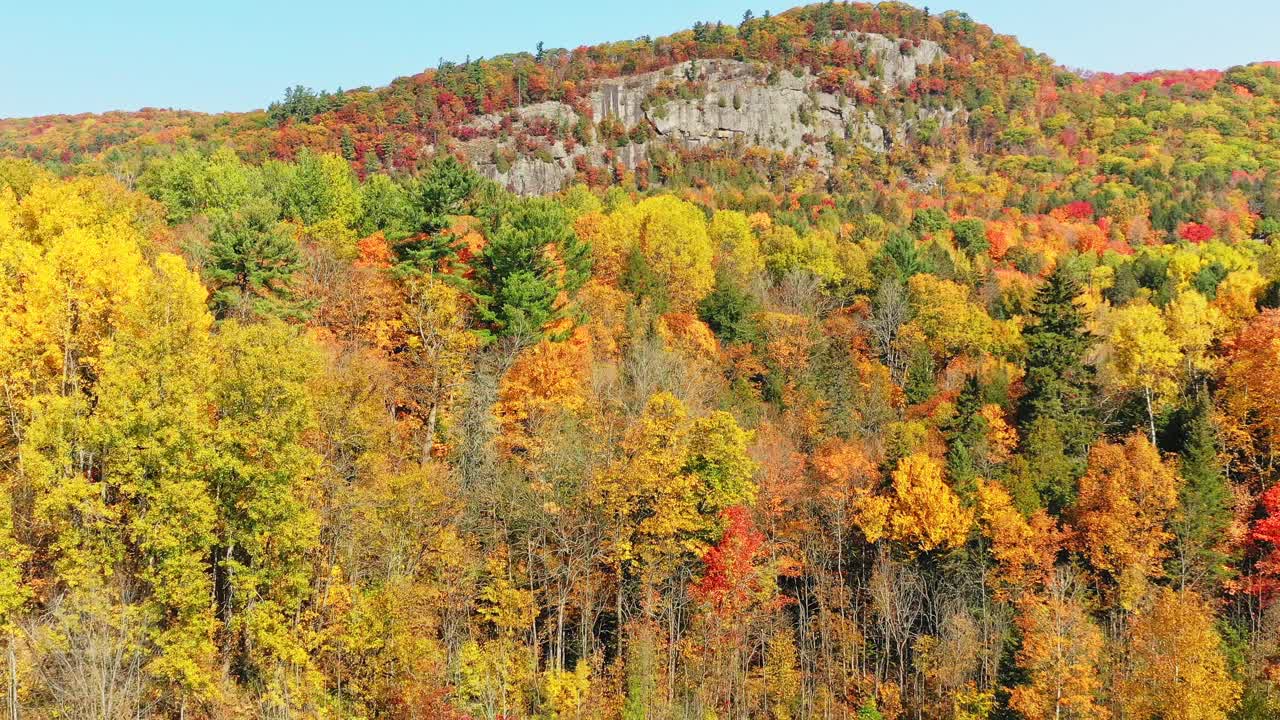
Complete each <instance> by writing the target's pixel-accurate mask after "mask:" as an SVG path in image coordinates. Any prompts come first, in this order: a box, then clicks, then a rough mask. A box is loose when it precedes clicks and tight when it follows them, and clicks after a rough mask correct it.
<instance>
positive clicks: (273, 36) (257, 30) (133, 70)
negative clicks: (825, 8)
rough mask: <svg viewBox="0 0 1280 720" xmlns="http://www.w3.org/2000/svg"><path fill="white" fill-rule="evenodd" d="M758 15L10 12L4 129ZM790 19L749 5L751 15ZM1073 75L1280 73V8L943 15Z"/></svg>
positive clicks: (1135, 6)
mask: <svg viewBox="0 0 1280 720" xmlns="http://www.w3.org/2000/svg"><path fill="white" fill-rule="evenodd" d="M758 2H759V0H684V1H679V0H640V1H638V2H635V1H632V2H628V1H626V0H623V1H622V2H618V1H617V0H613V1H610V0H543V1H541V2H539V1H538V0H522V1H516V0H488V1H476V0H471V1H470V2H468V1H466V0H463V1H461V2H440V1H439V0H418V1H416V2H414V1H413V0H363V1H353V0H342V1H334V0H313V1H312V2H307V3H302V2H292V3H291V2H281V1H280V0H214V1H213V2H184V1H183V0H167V1H165V2H158V1H157V0H117V1H116V2H102V1H101V0H10V2H7V3H4V4H5V5H7V6H8V7H5V8H4V9H3V10H0V117H14V116H25V115H37V114H46V113H63V112H67V113H70V112H88V111H92V112H99V111H103V110H110V109H129V110H131V109H136V108H139V107H143V106H153V107H180V108H188V109H194V110H204V111H220V110H247V109H251V108H256V107H263V106H265V105H266V104H267V103H268V102H270V101H271V100H273V99H275V98H277V97H279V96H280V95H281V94H282V91H283V89H284V88H285V87H286V86H288V85H293V84H297V83H301V84H304V85H309V86H312V87H315V88H317V89H335V88H338V87H346V88H351V87H358V86H361V85H383V84H386V83H387V82H388V81H390V80H391V79H392V78H394V77H396V76H399V75H407V74H411V73H414V72H418V71H420V70H422V69H423V68H426V67H429V66H434V65H435V64H436V62H437V61H438V60H439V59H440V58H441V57H444V58H448V59H454V60H461V59H464V58H465V57H466V56H467V55H471V56H473V57H480V56H489V55H494V54H498V53H502V52H510V51H515V50H532V49H533V47H534V45H535V44H536V43H537V42H538V41H539V40H541V41H543V42H544V43H545V44H546V46H547V47H574V46H577V45H582V44H591V43H596V42H602V41H606V40H620V39H625V38H631V37H636V36H638V35H644V34H649V35H661V34H665V33H669V32H671V31H674V30H677V29H680V28H683V27H688V26H690V25H692V24H693V22H694V21H695V20H724V21H726V22H737V21H738V20H739V19H740V18H741V17H742V12H743V10H745V9H746V8H747V7H748V6H749V4H750V3H758ZM792 4H795V3H773V2H764V3H759V4H754V5H750V6H751V8H752V10H753V11H754V12H755V13H756V14H757V15H759V14H761V12H762V11H764V10H765V9H769V10H772V11H773V12H778V11H780V10H783V9H785V8H787V7H790V6H791V5H792ZM930 5H931V8H932V10H934V11H935V12H940V11H942V10H945V9H948V8H953V9H957V10H963V11H966V12H968V13H969V14H970V15H972V16H973V17H974V18H975V19H976V20H978V21H980V22H983V23H986V24H988V25H991V26H992V27H994V28H995V29H996V30H997V31H998V32H1002V33H1006V34H1013V35H1016V36H1017V37H1018V38H1019V40H1021V41H1022V43H1023V44H1025V45H1028V46H1030V47H1033V48H1035V49H1037V50H1040V51H1043V52H1046V53H1048V54H1049V55H1051V56H1052V57H1053V58H1054V59H1056V60H1057V61H1059V62H1061V63H1063V64H1066V65H1069V66H1071V67H1080V68H1087V69H1093V70H1112V71H1121V70H1147V69H1152V68H1185V67H1196V68H1205V67H1227V66H1230V65H1234V64H1240V63H1244V62H1249V61H1252V60H1261V59H1280V33H1278V32H1277V28H1280V1H1278V0H1218V1H1217V2H1213V3H1205V2H1188V1H1185V0H1163V1H1157V0H1068V1H1067V2H1054V3H1047V2H1045V3H1041V2H1035V0H937V1H936V2H931V3H930Z"/></svg>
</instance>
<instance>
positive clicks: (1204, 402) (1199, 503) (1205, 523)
mask: <svg viewBox="0 0 1280 720" xmlns="http://www.w3.org/2000/svg"><path fill="white" fill-rule="evenodd" d="M1181 425H1182V427H1181V432H1180V433H1179V435H1180V436H1181V437H1182V438H1183V443H1182V448H1181V456H1182V464H1181V466H1180V469H1181V472H1182V479H1183V483H1182V487H1181V488H1179V491H1178V496H1179V497H1178V499H1179V511H1178V514H1177V516H1176V517H1175V519H1174V522H1173V531H1174V535H1175V536H1176V537H1177V543H1176V546H1175V553H1174V558H1173V560H1172V561H1171V562H1172V563H1173V564H1174V568H1173V576H1174V577H1177V578H1181V581H1182V583H1183V584H1186V585H1198V584H1200V583H1203V582H1207V583H1215V584H1216V583H1218V582H1220V581H1222V580H1223V579H1224V578H1225V576H1226V574H1227V572H1228V567H1229V564H1230V557H1229V556H1228V554H1227V553H1226V552H1224V551H1223V549H1222V546H1223V542H1222V541H1223V538H1224V537H1225V533H1226V531H1227V528H1228V526H1229V525H1230V524H1231V491H1230V488H1229V487H1228V485H1227V479H1226V476H1225V473H1224V471H1223V467H1222V462H1221V460H1220V459H1219V458H1218V438H1217V429H1216V427H1215V426H1214V422H1213V417H1212V415H1211V413H1210V404H1209V399H1208V397H1207V395H1206V394H1205V393H1203V392H1202V393H1200V394H1199V395H1198V396H1197V397H1196V398H1195V400H1194V401H1193V402H1192V404H1191V407H1190V408H1188V409H1187V410H1186V411H1185V412H1184V419H1183V421H1182V423H1181Z"/></svg>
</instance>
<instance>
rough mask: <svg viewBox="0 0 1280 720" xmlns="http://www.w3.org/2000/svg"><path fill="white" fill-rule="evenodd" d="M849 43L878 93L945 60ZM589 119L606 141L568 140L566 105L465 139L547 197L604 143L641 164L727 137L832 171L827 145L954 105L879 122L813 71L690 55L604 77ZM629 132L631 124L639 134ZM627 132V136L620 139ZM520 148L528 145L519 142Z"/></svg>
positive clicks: (469, 149) (942, 119)
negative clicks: (869, 61) (664, 149)
mask: <svg viewBox="0 0 1280 720" xmlns="http://www.w3.org/2000/svg"><path fill="white" fill-rule="evenodd" d="M845 37H846V39H847V40H848V42H849V43H850V45H851V46H853V47H854V48H855V49H857V50H859V51H861V52H862V53H863V54H864V56H866V57H868V58H875V62H876V66H877V68H878V72H879V77H876V78H870V79H863V80H859V81H858V84H859V85H861V86H863V87H871V86H872V84H873V83H879V85H880V86H881V87H882V88H883V89H884V90H885V91H887V92H895V91H897V90H898V89H901V88H904V87H906V86H907V85H908V84H910V83H911V81H913V80H914V79H915V78H916V77H917V73H918V71H919V69H920V68H921V67H924V66H926V65H931V64H933V63H937V62H942V61H944V60H945V59H946V53H945V52H943V50H942V48H941V47H940V46H939V45H938V44H937V43H934V42H930V41H921V42H919V43H918V44H915V45H914V46H909V47H906V45H907V44H905V43H902V42H901V41H898V40H893V39H890V38H887V37H884V36H882V35H876V34H872V33H849V34H847V35H845ZM589 102H590V108H591V111H592V114H593V117H592V118H591V120H592V121H594V122H595V123H601V122H609V123H612V127H613V128H614V130H615V136H614V137H612V138H605V137H602V133H599V132H597V133H594V134H593V135H592V136H591V139H590V141H589V142H585V143H584V142H575V141H572V140H569V141H566V140H565V139H564V138H568V137H570V136H571V132H570V129H571V128H573V127H575V126H578V125H579V124H580V123H581V122H582V119H581V118H580V117H579V114H578V113H577V112H576V111H575V110H574V109H573V108H572V107H571V106H569V105H567V104H564V103H559V102H544V103H538V104H536V105H529V106H526V107H523V108H521V109H519V110H518V111H517V112H516V113H515V114H514V116H512V115H511V114H503V115H488V116H483V117H481V118H478V119H477V120H475V121H474V122H473V123H472V125H471V129H472V130H473V131H474V132H475V134H476V137H473V138H472V139H469V140H466V141H465V142H463V143H462V147H463V149H464V151H465V152H466V153H467V155H468V157H469V158H470V159H471V161H472V162H473V163H474V164H475V165H476V166H477V168H478V169H479V170H480V172H481V173H482V174H484V175H485V176H487V177H489V178H491V179H493V180H495V181H497V182H498V183H500V184H503V185H505V186H507V187H508V188H510V189H511V190H513V191H515V192H517V193H521V194H526V195H533V194H544V193H550V192H555V191H557V190H560V189H561V188H563V187H564V186H565V185H566V184H568V183H569V182H570V181H571V180H572V179H573V177H574V176H575V174H576V172H577V164H578V163H579V162H580V160H579V159H580V158H583V159H584V160H586V161H590V162H595V163H598V162H599V161H600V159H601V157H602V155H603V154H604V152H605V151H606V150H612V151H613V153H614V155H615V157H616V158H617V161H618V162H621V163H622V164H623V165H624V166H626V167H627V168H629V169H632V168H635V167H636V166H637V165H638V164H639V163H641V162H643V161H644V160H646V158H647V157H648V155H649V151H650V149H651V147H652V146H655V145H660V144H669V145H675V146H680V147H683V148H703V147H716V146H720V145H723V144H726V143H739V144H743V145H748V146H750V145H754V146H759V147H763V148H766V149H769V150H777V151H783V152H787V153H790V154H793V155H795V156H797V157H800V158H802V159H809V158H813V159H816V161H817V162H818V163H819V164H820V165H822V166H828V167H829V166H830V163H831V162H832V160H833V158H832V155H831V152H830V150H829V149H828V146H827V140H829V139H832V138H839V139H844V140H848V141H853V142H859V143H861V144H862V145H864V146H866V147H867V148H869V149H871V150H873V151H877V152H884V151H885V150H887V149H888V148H889V147H890V146H891V145H893V144H895V143H900V142H903V141H904V139H905V138H906V136H907V133H908V132H909V131H910V130H911V129H912V128H913V127H914V126H916V125H918V124H919V123H921V122H924V121H926V120H930V119H932V120H935V121H936V122H937V123H938V124H939V126H941V127H945V126H946V125H948V124H950V123H951V122H952V121H953V120H954V118H955V116H956V114H957V111H955V110H948V109H934V110H920V111H917V112H916V113H915V115H914V116H913V117H899V118H893V119H892V120H893V122H884V121H883V120H880V119H878V118H877V115H876V114H875V113H874V112H873V111H872V110H871V109H869V108H865V107H859V106H858V104H857V103H856V102H855V101H854V100H853V99H851V98H849V97H846V96H845V95H843V94H836V93H828V92H821V91H820V89H819V87H818V82H817V78H815V77H814V76H812V75H811V74H809V73H807V72H804V73H798V74H797V73H793V72H774V73H773V74H770V73H769V70H768V68H764V67H760V66H756V65H751V64H747V63H743V62H737V61H733V60H694V61H688V62H684V63H680V64H678V65H675V66H672V67H670V68H666V69H664V70H660V71H656V72H650V73H644V74H638V75H632V76H628V77H624V78H616V79H611V80H606V81H601V82H600V83H598V84H597V86H596V87H595V88H594V89H593V90H592V92H591V93H590V96H589ZM637 128H639V130H638V131H637ZM622 131H625V132H626V135H625V136H618V133H619V132H622ZM530 132H533V133H540V134H541V136H542V137H545V138H546V140H545V141H542V142H539V143H538V144H537V146H536V147H533V148H530V147H528V146H525V147H517V141H516V139H515V138H516V137H517V136H519V135H522V134H523V135H524V136H525V137H526V138H527V137H529V133H530ZM526 145H527V143H526Z"/></svg>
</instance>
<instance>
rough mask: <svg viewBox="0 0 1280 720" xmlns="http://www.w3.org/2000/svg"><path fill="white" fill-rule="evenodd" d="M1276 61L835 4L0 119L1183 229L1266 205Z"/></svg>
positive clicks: (21, 140) (123, 145) (49, 137)
mask: <svg viewBox="0 0 1280 720" xmlns="http://www.w3.org/2000/svg"><path fill="white" fill-rule="evenodd" d="M1278 73H1280V70H1277V68H1276V67H1275V66H1274V65H1268V64H1258V65H1253V66H1249V67H1241V68H1233V69H1232V70H1230V71H1226V72H1219V71H1194V72H1193V71H1183V72H1168V73H1165V72H1157V73H1147V74H1142V75H1090V76H1085V77H1082V76H1080V75H1079V74H1076V73H1073V72H1070V71H1068V70H1065V69H1063V68H1060V67H1057V66H1055V65H1053V63H1052V62H1051V60H1050V59H1049V58H1047V57H1045V56H1044V55H1040V54H1037V53H1035V52H1034V51H1031V50H1029V49H1027V48H1024V47H1022V46H1020V45H1019V44H1018V43H1017V42H1016V41H1015V40H1014V39H1013V38H1012V37H1008V36H1001V35H997V34H995V33H993V32H992V31H991V30H990V29H989V28H987V27H986V26H983V25H980V24H978V23H975V22H974V21H972V20H971V19H969V17H968V16H967V15H965V14H963V13H955V12H949V13H945V14H942V15H931V14H929V13H928V11H927V10H925V11H920V10H916V9H914V8H911V7H909V6H907V5H903V4H898V3H883V4H880V5H869V4H858V3H854V4H832V3H827V4H823V5H812V6H807V7H801V8H796V9H793V10H790V11H787V12H785V13H782V14H780V15H776V16H772V17H761V18H752V17H748V18H746V19H744V20H743V22H741V23H740V24H739V25H737V26H736V27H735V26H733V25H724V24H720V23H715V24H710V23H708V24H699V25H697V26H696V27H695V28H694V29H692V30H689V31H684V32H679V33H676V34H674V35H671V36H667V37H661V38H655V39H651V38H647V37H645V38H640V39H637V40H633V41H626V42H618V43H611V44H605V45H599V46H594V47H579V48H576V49H573V50H543V49H542V48H541V44H539V49H538V51H537V52H536V53H535V54H530V53H516V54H511V55H504V56H499V57H496V58H493V59H490V60H475V61H472V60H468V61H467V62H464V63H461V64H458V63H450V62H444V61H442V62H441V63H440V65H439V67H437V68H436V69H432V70H427V71H425V72H422V73H419V74H417V75H413V76H410V77H404V78H399V79H397V80H395V81H394V82H392V83H391V85H389V86H387V87H384V88H379V89H372V90H371V89H368V88H362V89H358V90H350V91H345V92H344V91H339V92H337V93H333V94H329V93H319V94H317V93H315V92H313V91H310V90H308V89H306V88H302V87H297V88H292V89H290V90H288V91H287V92H286V95H285V98H284V99H283V100H282V101H280V102H277V103H273V104H272V105H271V107H270V108H269V109H268V110H267V111H265V112H248V113H225V114H219V115H205V114H199V113H190V112H184V111H171V110H156V109H146V110H141V111H138V112H131V113H130V112H115V113H106V114H102V115H75V116H47V117H39V118H28V119H15V120H3V121H0V152H2V153H4V154H7V155H18V156H23V157H28V158H32V159H35V160H37V161H40V162H44V163H49V164H53V165H89V166H93V167H99V168H101V169H103V170H104V171H108V172H118V173H124V174H125V175H126V176H130V175H132V174H136V171H134V170H131V169H130V168H135V167H136V166H138V165H139V163H142V162H145V160H146V158H149V157H154V156H156V155H163V154H166V153H168V152H170V151H171V150H172V149H173V148H183V147H204V148H208V147H210V146H216V145H222V144H226V145H230V146H231V147H233V148H234V149H235V150H236V151H237V152H238V153H239V154H240V155H241V156H242V157H244V158H245V159H247V160H250V161H255V162H257V161H263V160H266V159H270V158H276V159H291V158H293V157H295V156H296V154H297V152H298V151H299V150H300V149H301V148H303V147H307V148H311V149H313V150H318V151H323V152H327V153H334V154H338V155H341V156H342V157H344V158H345V159H346V160H348V161H349V162H350V164H351V166H352V168H353V169H354V170H355V171H356V172H357V173H358V174H359V176H360V177H364V176H366V175H368V174H370V173H377V172H385V173H391V174H403V173H408V174H415V173H417V172H419V171H420V170H421V168H423V167H425V165H426V164H427V163H429V162H430V160H431V159H432V158H433V157H435V156H436V155H438V154H439V153H442V152H452V153H457V154H459V155H460V156H462V157H465V158H466V159H469V160H470V161H471V162H472V163H473V164H474V165H475V166H476V167H477V168H479V169H480V170H481V172H482V173H483V174H484V175H486V176H487V177H489V178H492V179H494V180H496V181H498V182H499V183H500V184H502V185H504V186H506V187H508V188H509V189H512V190H514V191H516V192H519V193H522V194H540V193H549V192H554V191H557V190H560V189H562V188H564V187H566V186H567V185H569V184H572V183H585V184H587V185H590V186H594V187H601V186H604V185H608V184H611V183H621V182H626V183H632V184H634V185H635V186H636V187H639V188H641V189H643V188H646V187H648V186H650V185H655V184H656V185H664V186H676V187H678V186H687V185H697V186H706V185H713V186H717V187H719V186H733V187H737V188H743V189H745V188H747V187H751V186H753V185H759V184H763V185H765V186H770V185H774V186H776V187H795V186H797V185H800V186H806V187H823V188H825V189H827V190H830V191H833V192H840V191H844V190H848V189H850V188H854V187H858V186H860V185H861V186H866V185H867V184H874V183H890V184H894V183H904V182H905V183H907V184H908V185H909V186H910V187H911V188H912V189H914V190H918V191H923V192H936V191H941V189H942V188H943V187H946V186H947V185H948V184H949V183H948V180H951V182H953V183H954V182H966V181H974V180H975V179H976V178H978V177H979V176H980V175H983V174H985V173H984V171H985V172H989V173H990V175H988V176H987V178H988V179H993V178H1000V179H1001V181H1005V180H1007V181H1008V182H1009V183H1010V184H1011V185H1014V186H1034V187H1036V188H1038V189H1037V191H1035V192H1032V193H1027V194H1023V195H1021V196H1017V195H1016V194H1015V196H1014V197H1005V198H1004V202H1003V203H1002V204H1004V205H1016V206H1017V207H1019V208H1021V209H1023V210H1024V211H1025V212H1047V211H1048V210H1050V209H1052V208H1053V207H1056V206H1058V205H1060V204H1063V203H1062V202H1061V200H1062V199H1063V198H1067V197H1071V198H1072V199H1080V198H1078V197H1077V196H1080V195H1082V194H1087V195H1096V196H1101V197H1103V198H1107V199H1111V198H1115V197H1116V196H1117V195H1121V194H1126V193H1131V192H1133V190H1134V189H1135V188H1136V189H1137V190H1138V191H1140V192H1144V193H1148V194H1150V193H1155V195H1156V197H1152V198H1151V205H1152V211H1153V214H1154V216H1155V220H1156V225H1157V226H1159V227H1161V228H1163V229H1166V230H1168V231H1173V230H1174V229H1175V228H1176V227H1177V225H1178V224H1179V223H1180V222H1183V221H1187V220H1192V219H1197V218H1196V217H1195V216H1197V215H1199V214H1200V211H1201V210H1202V209H1203V208H1201V207H1199V206H1198V203H1199V202H1200V201H1197V200H1194V199H1192V198H1191V197H1189V195H1190V194H1192V193H1194V194H1195V195H1197V196H1199V195H1203V194H1204V193H1205V192H1215V191H1217V192H1229V191H1231V190H1234V189H1238V190H1239V191H1240V192H1242V193H1244V195H1245V196H1246V198H1247V200H1248V201H1249V202H1251V203H1254V204H1256V203H1257V202H1262V198H1261V197H1260V196H1259V195H1258V194H1257V188H1258V187H1260V186H1261V185H1266V184H1268V183H1270V182H1273V181H1271V180H1269V179H1268V176H1269V173H1270V169H1271V168H1274V167H1275V166H1276V165H1277V163H1280V150H1278V149H1277V146H1276V143H1275V142H1274V138H1275V133H1276V132H1277V130H1276V119H1275V118H1276V113H1275V107H1276V102H1277V93H1280V89H1278V88H1280V83H1278V81H1277V77H1278ZM993 189H994V188H991V187H988V188H986V189H985V191H984V194H989V193H991V192H992V191H993ZM996 192H997V193H998V192H1000V191H999V190H996ZM1090 199H1094V200H1096V198H1090ZM1095 204H1097V203H1096V202H1095ZM1103 204H1106V203H1105V202H1104V203H1103Z"/></svg>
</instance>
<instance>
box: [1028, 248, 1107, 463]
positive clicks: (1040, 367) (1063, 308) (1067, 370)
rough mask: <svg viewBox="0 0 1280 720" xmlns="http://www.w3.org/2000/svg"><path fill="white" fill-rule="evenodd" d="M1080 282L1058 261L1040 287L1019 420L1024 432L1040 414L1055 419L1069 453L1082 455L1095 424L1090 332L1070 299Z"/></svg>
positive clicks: (1094, 431) (1095, 429)
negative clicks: (1087, 357) (1086, 358)
mask: <svg viewBox="0 0 1280 720" xmlns="http://www.w3.org/2000/svg"><path fill="white" fill-rule="evenodd" d="M1079 294H1080V286H1079V283H1078V282H1077V281H1076V280H1075V278H1074V276H1073V275H1072V272H1071V270H1070V269H1069V268H1068V267H1066V266H1065V265H1062V264H1059V265H1058V267H1057V268H1056V269H1055V270H1054V271H1053V273H1052V274H1051V275H1050V276H1049V278H1048V279H1047V280H1046V281H1045V283H1044V284H1043V285H1041V286H1040V288H1039V290H1037V291H1036V296H1035V301H1034V304H1033V307H1032V311H1031V314H1032V318H1033V319H1032V322H1031V323H1030V324H1029V325H1028V327H1027V329H1026V330H1025V331H1024V333H1023V336H1024V337H1025V338H1026V342H1027V366H1026V371H1027V374H1026V380H1025V385H1026V389H1027V393H1026V395H1025V396H1024V397H1023V399H1022V406H1021V416H1020V418H1019V425H1020V427H1021V428H1022V429H1023V432H1024V435H1025V434H1027V433H1029V432H1030V430H1031V428H1032V426H1033V425H1034V424H1035V423H1036V421H1038V420H1040V419H1048V420H1052V421H1054V423H1055V424H1056V425H1057V432H1058V433H1059V434H1060V435H1061V438H1062V442H1063V445H1064V452H1065V453H1066V454H1067V456H1068V457H1071V458H1075V459H1079V460H1083V457H1084V454H1085V453H1086V452H1087V450H1088V447H1089V445H1090V444H1091V443H1092V442H1093V441H1094V439H1095V438H1096V437H1097V435H1098V432H1099V429H1098V423H1097V420H1096V418H1095V417H1094V411H1093V407H1092V403H1093V401H1092V398H1093V397H1094V394H1095V393H1094V377H1093V370H1092V368H1090V367H1089V366H1088V365H1086V364H1085V362H1084V354H1085V351H1086V350H1087V349H1088V346H1089V338H1088V335H1087V334H1086V332H1085V329H1084V316H1083V315H1082V314H1081V312H1080V309H1079V308H1078V307H1076V305H1075V299H1076V297H1077V296H1078V295H1079Z"/></svg>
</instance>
